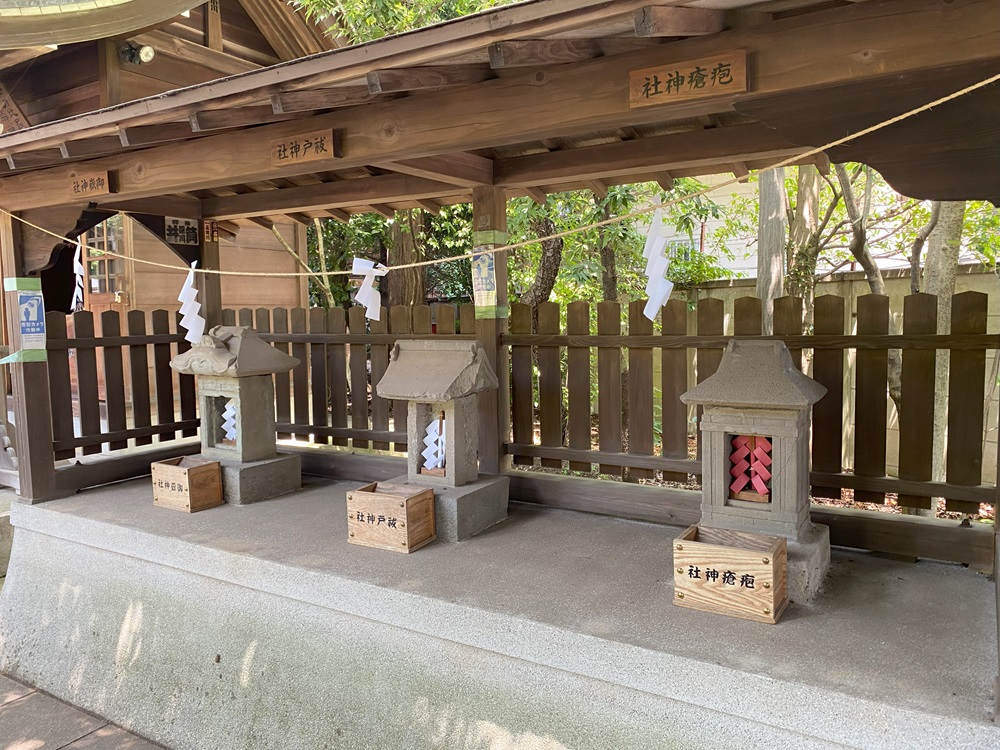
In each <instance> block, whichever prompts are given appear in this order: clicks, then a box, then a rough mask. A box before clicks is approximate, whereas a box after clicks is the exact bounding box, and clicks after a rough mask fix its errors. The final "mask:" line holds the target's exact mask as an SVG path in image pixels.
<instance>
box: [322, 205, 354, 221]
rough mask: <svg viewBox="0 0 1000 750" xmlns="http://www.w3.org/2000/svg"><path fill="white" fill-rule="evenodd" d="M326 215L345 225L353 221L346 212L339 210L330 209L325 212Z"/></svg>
mask: <svg viewBox="0 0 1000 750" xmlns="http://www.w3.org/2000/svg"><path fill="white" fill-rule="evenodd" d="M324 213H327V214H329V215H330V216H331V218H334V219H336V220H337V221H339V222H342V223H344V224H346V223H347V222H349V221H350V220H351V215H350V214H349V213H347V211H344V210H342V209H339V208H328V209H326V210H325V211H324Z"/></svg>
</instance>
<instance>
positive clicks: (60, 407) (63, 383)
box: [5, 312, 76, 461]
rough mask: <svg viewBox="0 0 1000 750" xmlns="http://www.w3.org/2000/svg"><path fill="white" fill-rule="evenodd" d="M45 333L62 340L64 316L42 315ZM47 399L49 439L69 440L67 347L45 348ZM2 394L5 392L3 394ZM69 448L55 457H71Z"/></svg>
mask: <svg viewBox="0 0 1000 750" xmlns="http://www.w3.org/2000/svg"><path fill="white" fill-rule="evenodd" d="M45 329H46V330H45V335H46V337H47V339H48V341H50V342H51V341H63V340H65V339H67V338H68V337H67V335H66V315H64V314H63V313H61V312H50V313H46V314H45ZM48 358H49V399H50V402H51V403H52V439H53V440H54V441H55V442H59V441H60V440H69V439H72V438H73V437H74V433H73V387H72V381H71V380H70V374H69V349H49V352H48ZM5 397H6V394H5ZM75 455H76V450H75V449H73V448H69V449H64V450H60V451H56V454H55V458H56V460H57V461H58V460H61V459H64V458H73V456H75Z"/></svg>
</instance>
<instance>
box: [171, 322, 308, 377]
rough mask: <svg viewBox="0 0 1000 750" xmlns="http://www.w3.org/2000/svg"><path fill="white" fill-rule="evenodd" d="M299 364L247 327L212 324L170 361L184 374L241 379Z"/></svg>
mask: <svg viewBox="0 0 1000 750" xmlns="http://www.w3.org/2000/svg"><path fill="white" fill-rule="evenodd" d="M298 363H299V360H297V359H296V358H295V357H289V356H288V355H287V354H285V353H284V352H279V351H278V350H277V349H275V348H274V347H273V346H271V345H270V344H268V343H267V342H265V341H262V340H261V338H260V337H259V336H258V335H257V331H255V330H254V329H253V328H250V327H249V326H215V327H214V328H212V329H211V330H210V331H209V332H208V333H206V334H205V335H204V336H202V337H201V341H199V342H198V343H197V344H196V345H195V346H193V347H191V348H190V349H188V350H187V351H186V352H184V353H183V354H178V355H177V356H176V357H174V358H173V359H172V360H170V366H171V367H172V368H173V369H175V370H177V372H182V373H184V374H186V375H213V376H216V377H228V378H245V377H249V376H251V375H270V374H271V373H275V372H288V371H289V370H291V369H292V368H293V367H295V365H297V364H298Z"/></svg>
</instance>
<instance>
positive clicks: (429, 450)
mask: <svg viewBox="0 0 1000 750" xmlns="http://www.w3.org/2000/svg"><path fill="white" fill-rule="evenodd" d="M424 445H426V446H427V447H426V448H424V450H423V452H422V453H421V454H420V455H421V456H423V457H424V468H425V469H440V468H442V467H443V466H444V456H445V444H444V433H443V432H442V431H441V420H439V419H435V420H433V421H432V422H431V423H430V424H429V425H428V426H427V435H426V436H425V437H424Z"/></svg>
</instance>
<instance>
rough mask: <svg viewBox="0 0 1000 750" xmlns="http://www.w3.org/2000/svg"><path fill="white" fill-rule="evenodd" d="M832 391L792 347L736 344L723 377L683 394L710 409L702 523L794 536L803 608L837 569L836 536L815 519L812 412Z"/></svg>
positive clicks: (796, 585) (792, 569)
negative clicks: (833, 557) (833, 556)
mask: <svg viewBox="0 0 1000 750" xmlns="http://www.w3.org/2000/svg"><path fill="white" fill-rule="evenodd" d="M825 393H826V388H824V387H823V386H822V385H820V384H819V383H817V382H816V381H815V380H813V379H812V378H810V377H808V376H806V375H803V374H802V373H801V372H799V371H798V370H797V369H796V368H795V366H794V365H793V364H792V358H791V355H790V354H789V352H788V348H787V347H786V346H785V344H784V342H782V341H746V340H739V339H734V340H733V341H730V342H729V346H728V347H727V348H726V352H725V354H724V355H723V357H722V362H721V364H720V365H719V369H718V371H717V372H716V373H715V374H714V375H712V376H710V377H708V378H706V379H705V380H704V381H703V382H702V383H700V384H698V385H696V386H695V387H694V388H692V389H691V390H689V391H687V393H685V394H683V395H682V396H681V401H683V402H684V403H685V404H700V405H702V406H703V407H704V414H703V415H702V417H701V424H700V428H701V433H702V461H701V464H702V476H701V487H702V500H701V522H702V523H703V524H704V525H706V526H712V527H716V528H721V529H731V530H733V531H747V532H753V533H758V534H769V535H781V536H784V537H787V539H788V595H789V598H791V599H792V600H795V601H799V602H805V601H808V600H809V599H811V598H812V597H814V596H815V595H816V593H817V592H818V591H819V588H820V586H821V585H822V582H823V578H824V577H825V576H826V571H827V569H828V568H829V566H830V530H829V528H828V527H826V526H818V525H815V524H813V523H812V521H811V520H810V515H809V512H810V511H809V436H810V421H811V420H810V415H811V411H810V410H811V409H812V405H813V404H815V403H816V402H817V401H819V400H820V399H821V398H822V397H823V396H824V394H825Z"/></svg>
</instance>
